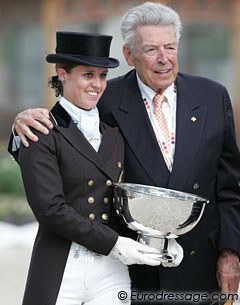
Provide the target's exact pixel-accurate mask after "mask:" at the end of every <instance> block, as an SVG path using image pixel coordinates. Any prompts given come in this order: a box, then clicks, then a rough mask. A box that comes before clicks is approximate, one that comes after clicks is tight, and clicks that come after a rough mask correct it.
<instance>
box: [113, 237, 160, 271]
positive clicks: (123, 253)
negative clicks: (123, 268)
mask: <svg viewBox="0 0 240 305" xmlns="http://www.w3.org/2000/svg"><path fill="white" fill-rule="evenodd" d="M109 255H110V256H111V257H112V258H114V259H116V258H117V259H119V260H120V261H121V262H122V263H123V264H125V265H132V264H140V265H150V266H159V265H160V264H161V258H160V254H159V251H158V250H156V249H154V248H151V247H149V246H147V245H143V244H140V243H139V242H137V241H135V240H133V239H131V238H127V237H122V236H119V237H118V240H117V242H116V244H115V246H114V247H113V249H112V251H111V252H110V253H109Z"/></svg>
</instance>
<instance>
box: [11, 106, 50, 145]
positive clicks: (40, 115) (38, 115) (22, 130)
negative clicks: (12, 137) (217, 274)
mask: <svg viewBox="0 0 240 305" xmlns="http://www.w3.org/2000/svg"><path fill="white" fill-rule="evenodd" d="M39 121H40V122H39ZM42 123H43V124H45V125H46V126H47V127H48V128H50V129H51V128H53V124H52V123H51V121H50V119H49V111H48V110H47V109H44V108H35V109H28V110H25V111H23V112H20V113H19V114H18V115H17V116H16V118H15V121H14V129H15V131H16V132H17V134H18V136H19V137H20V139H21V141H22V143H23V145H24V146H26V147H28V146H29V143H28V139H30V140H32V141H34V142H37V141H38V137H37V136H36V135H34V133H32V131H31V129H30V127H33V128H34V129H36V130H38V131H39V132H41V133H43V134H48V133H49V131H48V129H47V128H46V127H44V126H43V125H42Z"/></svg>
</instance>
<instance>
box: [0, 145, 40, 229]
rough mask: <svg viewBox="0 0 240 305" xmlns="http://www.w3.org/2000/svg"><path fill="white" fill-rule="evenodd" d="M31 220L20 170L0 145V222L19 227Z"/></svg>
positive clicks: (31, 214) (32, 217)
mask: <svg viewBox="0 0 240 305" xmlns="http://www.w3.org/2000/svg"><path fill="white" fill-rule="evenodd" d="M33 220H35V219H34V216H33V213H32V211H31V209H30V207H29V205H28V203H27V199H26V197H25V192H24V187H23V182H22V177H21V172H20V168H19V166H18V164H17V162H16V161H14V160H13V159H12V158H11V156H10V155H9V154H8V153H7V151H6V145H0V221H5V222H10V223H14V224H17V225H21V224H24V223H26V222H29V221H33Z"/></svg>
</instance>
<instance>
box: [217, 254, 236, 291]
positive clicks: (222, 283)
mask: <svg viewBox="0 0 240 305" xmlns="http://www.w3.org/2000/svg"><path fill="white" fill-rule="evenodd" d="M217 280H218V285H219V287H220V288H221V292H222V293H237V291H238V286H239V281H240V266H239V259H238V256H237V254H236V253H235V252H234V251H233V250H230V249H224V250H221V251H220V254H219V258H218V262H217Z"/></svg>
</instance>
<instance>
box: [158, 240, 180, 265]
mask: <svg viewBox="0 0 240 305" xmlns="http://www.w3.org/2000/svg"><path fill="white" fill-rule="evenodd" d="M168 251H169V253H170V254H172V255H173V257H174V259H173V262H171V263H168V262H163V261H162V265H163V267H177V266H178V265H179V264H180V263H181V261H182V259H183V248H182V247H181V246H180V245H179V243H177V242H176V240H175V238H170V239H168Z"/></svg>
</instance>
